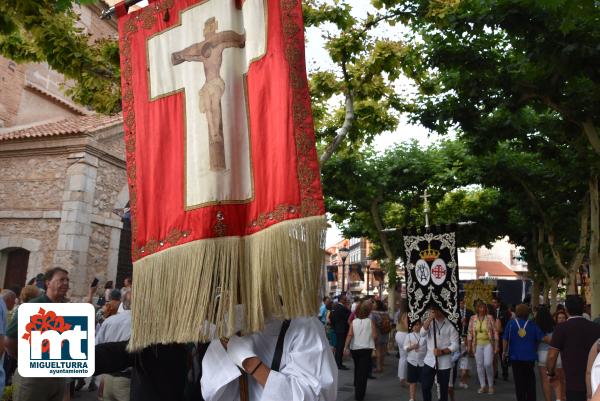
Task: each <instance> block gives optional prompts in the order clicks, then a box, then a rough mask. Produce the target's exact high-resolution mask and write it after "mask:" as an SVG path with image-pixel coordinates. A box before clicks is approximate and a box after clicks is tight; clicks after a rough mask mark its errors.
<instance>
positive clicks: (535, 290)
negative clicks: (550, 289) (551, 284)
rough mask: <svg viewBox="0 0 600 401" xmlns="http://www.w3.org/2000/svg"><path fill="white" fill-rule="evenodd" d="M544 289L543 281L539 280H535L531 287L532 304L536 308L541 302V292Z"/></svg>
mask: <svg viewBox="0 0 600 401" xmlns="http://www.w3.org/2000/svg"><path fill="white" fill-rule="evenodd" d="M541 289H542V283H541V282H540V281H539V280H535V281H534V282H533V287H532V289H531V305H532V306H533V307H534V308H535V307H537V306H538V305H539V304H540V292H541Z"/></svg>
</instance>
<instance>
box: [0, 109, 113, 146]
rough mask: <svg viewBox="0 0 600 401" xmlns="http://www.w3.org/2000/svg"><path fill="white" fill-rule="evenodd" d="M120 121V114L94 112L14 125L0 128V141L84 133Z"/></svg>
mask: <svg viewBox="0 0 600 401" xmlns="http://www.w3.org/2000/svg"><path fill="white" fill-rule="evenodd" d="M122 121H123V118H122V115H121V114H115V115H112V116H106V115H103V114H94V115H90V116H78V117H70V118H65V119H62V120H59V121H53V122H48V123H40V124H37V125H33V126H29V127H26V128H19V127H14V129H9V130H2V131H0V141H7V140H11V139H25V138H41V137H49V136H59V135H73V134H86V133H91V132H95V131H98V130H100V129H102V128H107V127H111V126H114V125H117V124H122Z"/></svg>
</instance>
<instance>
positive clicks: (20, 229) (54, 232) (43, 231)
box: [0, 213, 60, 280]
mask: <svg viewBox="0 0 600 401" xmlns="http://www.w3.org/2000/svg"><path fill="white" fill-rule="evenodd" d="M49 215H52V214H50V213H47V214H46V216H49ZM54 216H56V217H55V218H0V250H2V249H6V248H7V247H10V248H25V249H27V250H30V251H31V254H30V255H29V266H28V269H27V279H28V280H29V279H30V278H32V277H34V276H35V275H36V274H38V273H41V272H43V271H45V270H47V269H49V268H51V267H53V266H54V264H53V257H54V250H55V249H56V241H57V238H58V228H59V225H60V215H59V214H58V215H56V214H55V215H54ZM36 241H39V244H36V243H35V242H36Z"/></svg>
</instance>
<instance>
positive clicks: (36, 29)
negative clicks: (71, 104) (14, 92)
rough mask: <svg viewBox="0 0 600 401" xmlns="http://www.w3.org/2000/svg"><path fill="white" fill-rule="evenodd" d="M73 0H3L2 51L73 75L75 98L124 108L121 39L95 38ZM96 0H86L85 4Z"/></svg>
mask: <svg viewBox="0 0 600 401" xmlns="http://www.w3.org/2000/svg"><path fill="white" fill-rule="evenodd" d="M72 3H73V2H72V1H68V0H55V1H51V0H46V1H36V0H19V1H16V0H5V1H4V2H3V3H0V53H1V54H2V55H3V56H5V57H7V58H10V59H12V60H15V61H17V62H39V61H47V62H48V65H49V66H50V67H51V68H52V69H54V70H56V71H58V72H60V73H61V74H63V75H64V76H65V77H66V78H67V79H70V80H73V82H74V83H75V85H74V87H72V88H70V89H69V90H68V92H69V93H68V94H70V95H71V96H72V97H73V99H74V100H75V101H76V102H78V103H81V104H82V105H84V106H87V107H90V108H93V109H95V110H96V111H99V112H102V113H110V114H112V113H115V112H117V111H119V110H120V82H119V76H120V74H119V57H118V44H117V41H116V40H115V39H104V40H101V41H98V42H95V43H94V42H91V41H90V38H89V36H88V35H87V34H86V33H85V32H84V31H83V29H82V28H79V26H80V25H79V24H78V22H77V20H78V18H79V16H78V15H77V14H76V13H75V12H73V11H72V9H71V6H72ZM85 3H91V1H90V0H81V2H80V4H85Z"/></svg>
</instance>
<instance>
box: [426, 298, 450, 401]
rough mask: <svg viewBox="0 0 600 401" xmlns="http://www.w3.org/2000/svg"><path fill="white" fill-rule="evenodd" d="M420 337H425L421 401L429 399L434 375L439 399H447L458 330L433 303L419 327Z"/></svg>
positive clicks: (443, 400)
mask: <svg viewBox="0 0 600 401" xmlns="http://www.w3.org/2000/svg"><path fill="white" fill-rule="evenodd" d="M421 337H424V338H426V339H427V353H426V354H425V360H424V362H425V365H424V366H423V372H422V376H421V390H422V392H423V401H431V389H432V387H433V383H434V379H435V377H436V376H437V382H438V384H439V386H440V400H441V401H448V383H449V382H450V370H451V368H452V354H453V353H454V352H456V351H458V349H459V340H458V331H456V329H455V328H454V326H453V325H452V323H450V321H449V320H448V319H447V318H446V316H444V313H443V312H442V309H441V308H440V307H439V306H438V305H433V306H431V309H430V313H429V317H428V318H427V320H425V322H424V323H423V327H422V328H421Z"/></svg>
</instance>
